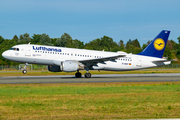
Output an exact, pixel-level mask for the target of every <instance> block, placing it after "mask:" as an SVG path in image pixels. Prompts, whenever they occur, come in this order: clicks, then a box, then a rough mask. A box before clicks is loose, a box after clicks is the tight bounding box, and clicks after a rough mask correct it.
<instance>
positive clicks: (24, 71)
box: [22, 63, 28, 74]
mask: <svg viewBox="0 0 180 120" xmlns="http://www.w3.org/2000/svg"><path fill="white" fill-rule="evenodd" d="M27 66H28V63H26V64H25V66H24V70H23V71H22V73H23V74H26V73H27V70H26V68H27Z"/></svg>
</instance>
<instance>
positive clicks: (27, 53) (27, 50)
mask: <svg viewBox="0 0 180 120" xmlns="http://www.w3.org/2000/svg"><path fill="white" fill-rule="evenodd" d="M25 49H26V51H25V56H31V46H30V45H27V46H26V48H25Z"/></svg>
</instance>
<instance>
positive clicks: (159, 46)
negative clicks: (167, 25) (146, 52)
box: [154, 38, 165, 50]
mask: <svg viewBox="0 0 180 120" xmlns="http://www.w3.org/2000/svg"><path fill="white" fill-rule="evenodd" d="M164 47H165V42H164V40H163V39H161V38H157V39H156V40H155V41H154V48H155V49H156V50H162V49H163V48H164Z"/></svg>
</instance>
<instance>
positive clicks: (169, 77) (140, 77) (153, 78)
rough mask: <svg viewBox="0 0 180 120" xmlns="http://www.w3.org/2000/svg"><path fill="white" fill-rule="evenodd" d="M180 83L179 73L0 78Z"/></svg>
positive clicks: (1, 79)
mask: <svg viewBox="0 0 180 120" xmlns="http://www.w3.org/2000/svg"><path fill="white" fill-rule="evenodd" d="M160 81H180V73H166V74H109V75H92V77H91V78H84V76H82V78H76V77H75V76H74V75H58V76H17V77H0V84H17V83H20V84H24V83H96V82H160Z"/></svg>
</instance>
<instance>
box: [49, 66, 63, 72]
mask: <svg viewBox="0 0 180 120" xmlns="http://www.w3.org/2000/svg"><path fill="white" fill-rule="evenodd" d="M48 70H49V71H51V72H62V70H61V68H60V66H56V65H48Z"/></svg>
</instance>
